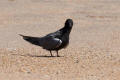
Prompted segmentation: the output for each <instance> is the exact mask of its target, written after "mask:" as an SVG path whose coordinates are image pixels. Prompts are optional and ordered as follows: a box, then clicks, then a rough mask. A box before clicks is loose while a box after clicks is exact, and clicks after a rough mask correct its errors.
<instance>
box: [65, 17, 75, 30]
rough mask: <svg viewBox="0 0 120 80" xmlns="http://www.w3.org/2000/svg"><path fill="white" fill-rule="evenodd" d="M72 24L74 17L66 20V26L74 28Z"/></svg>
mask: <svg viewBox="0 0 120 80" xmlns="http://www.w3.org/2000/svg"><path fill="white" fill-rule="evenodd" d="M72 26H73V20H72V19H67V20H66V22H65V27H66V28H69V29H72Z"/></svg>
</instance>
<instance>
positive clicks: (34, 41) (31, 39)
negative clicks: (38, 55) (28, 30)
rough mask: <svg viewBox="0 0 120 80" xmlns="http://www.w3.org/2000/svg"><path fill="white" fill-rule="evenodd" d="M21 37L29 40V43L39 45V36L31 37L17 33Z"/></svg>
mask: <svg viewBox="0 0 120 80" xmlns="http://www.w3.org/2000/svg"><path fill="white" fill-rule="evenodd" d="M19 35H20V36H22V37H23V39H24V40H26V41H28V42H30V43H31V44H35V45H39V38H38V37H32V36H24V35H22V34H19Z"/></svg>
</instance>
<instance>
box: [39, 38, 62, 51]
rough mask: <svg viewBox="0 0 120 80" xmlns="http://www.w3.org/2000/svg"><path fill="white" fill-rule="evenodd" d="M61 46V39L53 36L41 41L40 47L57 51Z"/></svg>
mask: <svg viewBox="0 0 120 80" xmlns="http://www.w3.org/2000/svg"><path fill="white" fill-rule="evenodd" d="M61 44H62V41H61V40H60V39H58V38H54V37H51V36H45V37H42V38H40V40H39V46H42V47H43V48H45V49H55V48H58V47H59V46H60V45H61Z"/></svg>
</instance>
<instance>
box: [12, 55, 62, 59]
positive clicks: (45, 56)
mask: <svg viewBox="0 0 120 80" xmlns="http://www.w3.org/2000/svg"><path fill="white" fill-rule="evenodd" d="M12 55H18V56H24V57H28V56H29V57H43V58H51V57H57V56H47V55H40V56H38V55H31V54H26V55H22V54H12ZM59 57H63V56H59Z"/></svg>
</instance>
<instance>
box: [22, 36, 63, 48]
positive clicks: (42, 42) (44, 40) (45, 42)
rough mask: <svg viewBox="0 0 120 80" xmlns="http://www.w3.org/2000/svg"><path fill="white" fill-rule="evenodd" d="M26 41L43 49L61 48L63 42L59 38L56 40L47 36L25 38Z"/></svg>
mask: <svg viewBox="0 0 120 80" xmlns="http://www.w3.org/2000/svg"><path fill="white" fill-rule="evenodd" d="M20 36H22V37H23V39H24V40H26V41H28V42H30V43H31V44H34V45H38V46H41V47H43V48H44V49H48V50H49V49H55V48H57V47H59V46H60V45H61V43H62V41H61V40H60V39H58V38H54V37H53V36H45V37H31V36H24V35H20Z"/></svg>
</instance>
